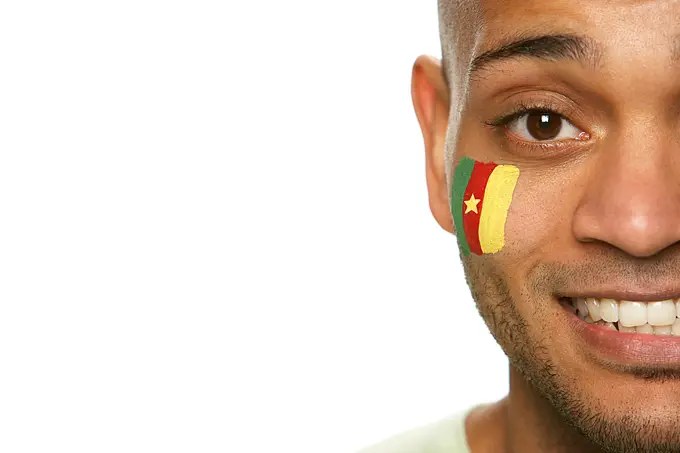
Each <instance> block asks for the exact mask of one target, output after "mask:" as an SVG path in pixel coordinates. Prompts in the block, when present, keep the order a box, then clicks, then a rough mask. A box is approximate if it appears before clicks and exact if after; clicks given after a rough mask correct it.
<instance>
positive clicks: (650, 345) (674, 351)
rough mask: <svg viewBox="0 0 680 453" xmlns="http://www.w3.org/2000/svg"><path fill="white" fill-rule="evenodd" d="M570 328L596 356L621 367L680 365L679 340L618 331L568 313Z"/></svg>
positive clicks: (672, 337) (668, 336)
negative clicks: (623, 365) (624, 365)
mask: <svg viewBox="0 0 680 453" xmlns="http://www.w3.org/2000/svg"><path fill="white" fill-rule="evenodd" d="M568 319H569V321H568V322H569V324H570V325H569V328H571V329H572V331H573V332H575V333H576V335H577V336H578V337H579V338H580V339H581V340H582V341H583V342H585V343H587V346H588V348H589V350H590V351H591V352H593V353H595V355H598V356H601V357H602V358H606V359H609V360H610V361H614V362H616V363H620V364H626V365H644V366H650V365H652V366H654V365H656V366H673V365H675V366H680V337H674V336H670V335H653V334H641V333H628V332H619V331H617V330H611V329H607V328H605V327H602V326H598V325H596V324H590V323H587V322H585V321H582V320H581V319H580V318H579V317H578V316H576V315H575V314H573V313H568Z"/></svg>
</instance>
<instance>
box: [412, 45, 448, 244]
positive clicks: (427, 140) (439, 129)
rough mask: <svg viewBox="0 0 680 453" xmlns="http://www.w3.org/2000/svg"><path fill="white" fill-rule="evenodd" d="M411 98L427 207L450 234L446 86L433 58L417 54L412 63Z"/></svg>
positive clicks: (436, 61) (437, 63)
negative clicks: (421, 146) (422, 152)
mask: <svg viewBox="0 0 680 453" xmlns="http://www.w3.org/2000/svg"><path fill="white" fill-rule="evenodd" d="M411 98H412V100H413V107H414V109H415V112H416V116H417V117H418V123H419V124H420V129H421V131H422V133H423V141H424V144H425V167H426V177H427V191H428V196H429V200H430V210H431V211H432V215H433V216H434V218H435V220H436V221H437V223H439V225H440V226H441V227H442V228H444V229H445V230H446V231H448V232H450V233H453V232H454V228H453V220H452V218H451V210H450V208H449V196H448V185H447V181H446V169H445V167H444V165H445V164H444V153H445V144H446V129H447V126H448V116H449V105H450V101H449V89H448V87H447V85H446V81H445V79H444V77H443V75H442V70H441V63H440V62H439V60H437V59H436V58H433V57H430V56H425V55H421V56H420V57H418V58H417V59H416V61H415V63H414V65H413V73H412V77H411Z"/></svg>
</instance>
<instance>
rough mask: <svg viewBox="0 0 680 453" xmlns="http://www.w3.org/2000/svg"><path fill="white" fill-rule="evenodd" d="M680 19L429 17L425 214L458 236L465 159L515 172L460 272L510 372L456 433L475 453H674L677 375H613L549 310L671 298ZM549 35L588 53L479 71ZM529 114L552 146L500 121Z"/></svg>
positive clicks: (418, 70)
mask: <svg viewBox="0 0 680 453" xmlns="http://www.w3.org/2000/svg"><path fill="white" fill-rule="evenodd" d="M679 17H680V2H677V1H615V0H570V1H564V2H541V1H538V0H523V1H515V0H499V1H491V0H485V1H482V0H480V1H479V2H470V1H460V2H452V1H447V2H444V0H442V2H440V20H441V21H442V47H443V49H444V50H443V53H444V59H445V61H446V64H445V69H444V70H442V65H441V64H440V62H439V61H438V60H436V59H434V58H431V57H426V56H421V57H419V58H418V59H417V60H416V62H415V65H414V68H413V78H412V97H413V103H414V107H415V110H416V114H417V117H418V121H419V124H420V127H421V130H422V132H423V138H424V142H425V150H426V175H427V184H428V193H429V202H430V208H431V211H432V213H433V215H434V217H435V219H436V220H437V222H438V223H439V224H440V225H441V227H442V228H444V229H445V230H446V231H448V232H451V233H453V234H455V231H454V227H453V222H452V219H451V212H450V207H449V190H450V187H451V186H450V184H451V181H450V175H451V173H452V169H453V167H454V166H455V164H456V163H457V162H458V161H459V160H460V159H461V157H463V156H468V157H471V158H473V159H475V160H478V161H483V162H497V163H505V164H512V165H515V166H517V167H518V168H519V169H520V172H521V173H520V178H519V180H518V183H517V187H516V189H515V192H514V196H513V201H512V204H511V205H510V211H509V213H508V218H507V223H506V228H505V235H506V244H505V247H504V248H503V249H502V250H501V251H500V252H498V253H495V254H492V255H483V256H476V255H472V256H467V257H462V259H463V264H464V267H465V272H466V277H467V279H468V282H469V285H470V288H471V291H472V294H473V296H474V298H475V301H476V303H477V305H478V308H479V311H480V313H481V315H482V317H483V318H484V320H485V321H486V323H487V325H488V326H489V329H490V330H491V332H492V334H493V335H494V337H495V338H496V340H497V341H498V343H499V344H500V346H501V347H502V348H503V350H504V351H505V353H506V354H507V356H508V358H509V361H510V367H511V369H510V392H509V395H508V396H507V397H506V398H505V399H503V400H502V401H500V402H498V403H496V404H493V405H489V406H486V407H484V408H481V409H479V410H477V411H475V412H473V413H472V414H471V416H470V417H469V418H468V420H467V425H466V428H467V433H468V443H469V444H470V447H471V449H472V453H484V452H508V453H510V452H514V453H519V452H522V453H532V452H548V451H550V452H601V451H622V452H633V451H646V452H673V451H675V452H680V434H679V433H680V429H678V427H680V367H665V368H663V369H661V368H660V367H658V366H655V364H654V363H651V364H649V365H648V366H646V367H642V368H639V369H632V368H625V367H621V366H615V364H612V363H606V362H605V361H603V360H601V358H600V357H599V356H597V355H596V354H594V353H591V351H589V348H588V346H587V345H585V344H583V343H582V342H580V341H581V340H580V339H578V338H576V337H575V335H574V333H573V332H572V331H571V330H570V329H569V328H568V325H567V324H566V323H565V322H564V320H565V316H566V312H565V310H564V309H563V308H562V307H561V306H560V305H559V303H558V301H557V299H558V297H561V296H564V295H570V294H587V293H588V292H589V291H590V292H593V293H596V292H598V291H602V290H603V289H604V288H618V289H623V290H629V291H637V292H643V293H644V292H645V291H656V290H658V289H659V288H662V289H663V290H665V291H668V292H669V293H674V294H675V293H678V294H679V295H680V273H679V271H678V269H680V246H679V245H678V241H680V52H679V49H680V45H679V43H680V41H679V39H678V36H680V25H679V24H680V22H678V20H677V19H678V18H679ZM546 36H548V37H549V36H552V37H555V36H557V37H565V36H566V37H576V41H575V42H578V43H579V44H578V45H581V47H578V45H576V47H574V46H572V47H569V46H570V45H571V44H574V43H571V44H570V43H569V41H564V42H562V44H564V46H563V47H565V48H563V49H562V52H561V54H560V55H556V54H550V55H549V56H546V55H543V56H542V57H541V56H537V55H536V52H534V55H524V56H513V57H508V58H505V59H496V60H491V61H486V60H484V59H483V58H482V59H480V57H481V56H483V55H485V54H487V53H488V52H493V51H494V50H497V49H498V48H499V47H502V46H503V45H505V44H508V43H512V42H516V41H518V40H521V39H528V40H530V39H538V38H541V37H546ZM565 42H566V44H565ZM544 43H547V45H552V46H553V48H554V47H555V43H556V41H554V40H553V41H552V43H551V41H549V40H547V41H544ZM558 44H559V43H558ZM574 45H575V44H574ZM558 47H559V46H558ZM575 49H576V50H575ZM534 50H535V49H534ZM522 109H525V110H527V109H535V110H540V111H541V112H544V113H546V114H549V115H551V121H557V122H558V123H559V124H560V126H561V129H560V131H561V133H560V134H561V135H558V136H557V137H556V138H555V139H552V140H536V139H535V137H533V136H531V134H530V132H531V129H530V128H528V126H529V122H528V121H529V119H528V118H527V117H526V116H525V117H521V116H519V117H518V116H515V117H514V118H512V119H511V121H506V122H502V121H501V120H503V119H504V120H508V115H510V114H519V113H521V111H522ZM518 111H520V112H518ZM525 115H528V113H525ZM527 132H529V135H527Z"/></svg>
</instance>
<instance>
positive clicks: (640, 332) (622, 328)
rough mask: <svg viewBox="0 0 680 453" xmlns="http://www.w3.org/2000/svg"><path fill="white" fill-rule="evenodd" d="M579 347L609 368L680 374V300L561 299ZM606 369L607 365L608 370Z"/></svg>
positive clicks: (677, 298) (676, 298)
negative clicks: (654, 370)
mask: <svg viewBox="0 0 680 453" xmlns="http://www.w3.org/2000/svg"><path fill="white" fill-rule="evenodd" d="M560 302H561V305H562V306H563V307H564V308H565V310H566V311H567V312H568V313H565V314H566V315H567V316H566V318H565V321H566V323H567V325H568V326H569V331H571V332H572V334H573V335H575V338H574V339H575V341H576V342H577V343H581V344H582V345H583V347H582V348H579V350H581V351H582V352H583V353H584V354H586V355H589V356H591V357H592V358H594V359H595V360H597V361H598V362H600V363H601V364H603V365H605V366H608V367H609V368H610V369H620V370H621V369H623V368H621V367H638V368H644V369H652V368H660V367H661V368H672V369H677V370H680V318H678V314H679V308H680V298H679V297H673V298H667V299H663V300H645V301H640V300H637V301H635V300H622V299H614V298H606V297H562V298H560ZM607 364H608V365H607Z"/></svg>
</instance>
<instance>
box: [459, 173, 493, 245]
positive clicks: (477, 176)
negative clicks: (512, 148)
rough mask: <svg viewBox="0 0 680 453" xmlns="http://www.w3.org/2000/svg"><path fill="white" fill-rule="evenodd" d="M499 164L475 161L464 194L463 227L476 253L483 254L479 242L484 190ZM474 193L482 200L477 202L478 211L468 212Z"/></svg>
mask: <svg viewBox="0 0 680 453" xmlns="http://www.w3.org/2000/svg"><path fill="white" fill-rule="evenodd" d="M496 167H497V164H494V163H493V162H492V163H488V164H484V163H482V162H475V167H474V169H473V170H472V176H470V181H469V182H468V185H467V187H466V188H465V195H464V196H463V227H464V229H465V237H466V238H467V241H468V244H469V245H470V251H471V252H472V253H474V254H476V255H481V254H482V246H481V245H480V244H479V217H480V214H481V213H482V205H483V204H484V191H485V190H486V183H487V182H488V181H489V176H491V172H493V170H494V168H496ZM473 194H474V196H475V198H476V199H477V200H481V201H480V202H479V203H478V204H477V212H474V211H470V212H468V213H467V214H466V213H465V211H467V205H466V204H465V202H466V201H468V200H470V198H471V197H472V195H473Z"/></svg>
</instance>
